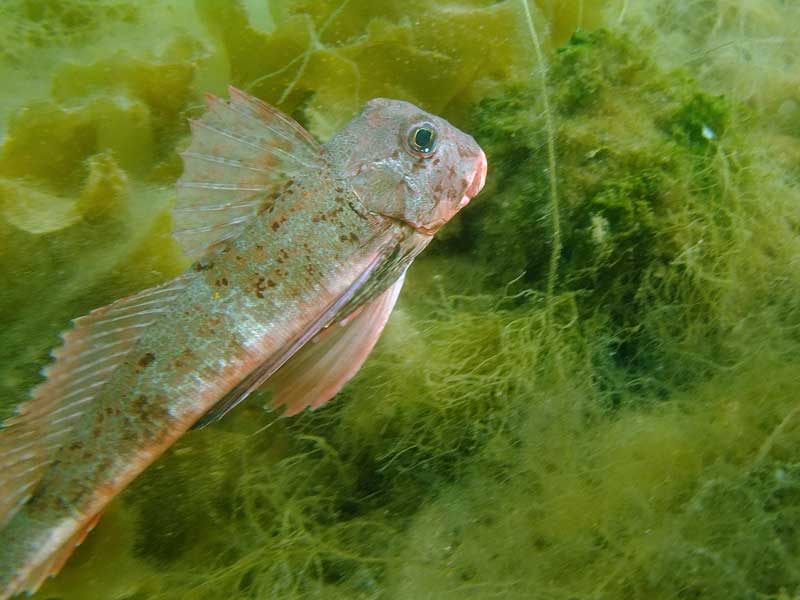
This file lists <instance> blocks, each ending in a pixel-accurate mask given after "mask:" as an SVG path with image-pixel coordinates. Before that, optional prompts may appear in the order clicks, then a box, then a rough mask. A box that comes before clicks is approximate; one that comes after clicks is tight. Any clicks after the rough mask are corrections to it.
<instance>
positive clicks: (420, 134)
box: [408, 123, 436, 156]
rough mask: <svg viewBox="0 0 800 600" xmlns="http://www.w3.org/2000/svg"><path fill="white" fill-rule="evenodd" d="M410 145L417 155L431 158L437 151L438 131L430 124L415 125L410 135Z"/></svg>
mask: <svg viewBox="0 0 800 600" xmlns="http://www.w3.org/2000/svg"><path fill="white" fill-rule="evenodd" d="M408 145H409V147H410V148H411V150H413V151H414V152H415V153H418V154H421V155H423V156H430V155H431V154H433V152H434V150H436V129H434V127H433V125H431V124H430V123H423V124H421V125H415V126H414V127H412V128H411V132H410V133H409V134H408Z"/></svg>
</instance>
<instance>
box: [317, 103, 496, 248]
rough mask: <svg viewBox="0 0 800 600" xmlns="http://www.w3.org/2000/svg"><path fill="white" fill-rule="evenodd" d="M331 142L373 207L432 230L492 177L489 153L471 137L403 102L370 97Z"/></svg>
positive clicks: (365, 201) (357, 188)
mask: <svg viewBox="0 0 800 600" xmlns="http://www.w3.org/2000/svg"><path fill="white" fill-rule="evenodd" d="M328 148H329V150H330V151H331V153H332V154H333V155H335V156H336V158H337V159H339V160H337V162H338V164H340V165H343V166H342V173H341V175H342V176H343V177H345V178H347V179H348V180H349V181H350V183H351V185H352V187H353V190H354V191H355V193H356V194H357V195H358V197H359V199H360V200H361V202H362V204H363V205H364V207H365V208H366V209H367V210H368V211H370V212H372V213H375V214H379V215H383V216H385V217H390V218H394V219H399V220H402V221H405V222H406V223H408V224H409V225H411V226H412V227H414V228H415V229H416V230H418V231H420V232H422V233H426V234H429V235H433V234H434V233H436V231H437V230H438V229H439V228H440V227H441V226H442V225H444V224H445V223H446V222H447V221H449V220H450V218H452V216H453V215H454V214H455V213H456V212H458V210H459V209H461V208H462V207H463V206H465V205H466V204H467V202H468V201H469V199H470V198H472V197H473V196H474V195H475V194H477V193H478V192H479V191H480V189H481V187H482V186H483V181H484V178H485V176H486V158H485V156H484V154H483V151H482V150H481V148H480V146H478V144H477V143H476V142H475V140H474V139H473V138H472V137H471V136H469V135H467V134H466V133H464V132H462V131H460V130H459V129H457V128H455V127H453V126H452V125H450V124H449V123H448V122H447V121H445V120H444V119H441V118H439V117H437V116H435V115H432V114H430V113H427V112H425V111H423V110H421V109H419V108H417V107H416V106H414V105H413V104H410V103H408V102H404V101H401V100H387V99H384V98H377V99H375V100H371V101H370V102H368V103H367V105H366V107H365V108H364V111H363V112H362V113H361V114H360V115H359V116H358V117H356V118H355V119H353V120H352V121H351V122H350V123H349V124H348V125H347V127H345V128H344V129H343V130H342V131H341V132H340V133H339V134H337V135H336V136H335V137H334V138H333V139H332V140H331V141H330V142H329V143H328Z"/></svg>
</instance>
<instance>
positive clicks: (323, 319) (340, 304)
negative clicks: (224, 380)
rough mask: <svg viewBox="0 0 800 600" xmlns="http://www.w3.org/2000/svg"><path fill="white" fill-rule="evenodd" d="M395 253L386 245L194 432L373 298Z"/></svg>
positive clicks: (225, 411)
mask: <svg viewBox="0 0 800 600" xmlns="http://www.w3.org/2000/svg"><path fill="white" fill-rule="evenodd" d="M394 254H396V246H395V243H394V242H392V243H389V244H386V245H385V247H384V248H383V249H381V250H379V251H377V252H376V253H375V255H374V257H373V258H372V260H371V261H370V262H369V264H368V265H367V267H366V268H365V269H364V270H363V271H362V272H361V273H360V274H359V275H358V277H356V278H355V280H354V281H353V282H352V283H351V284H350V285H349V286H348V288H347V289H346V290H345V291H344V293H342V294H341V295H340V296H338V297H337V298H336V299H335V300H333V301H332V302H330V303H329V304H328V305H327V306H326V307H325V308H323V309H322V310H321V311H320V312H319V313H318V315H317V316H316V317H315V318H313V319H312V320H311V321H310V322H309V323H307V324H306V325H305V327H304V328H303V330H302V331H301V332H300V333H299V334H298V335H297V336H296V337H295V338H294V339H292V340H291V341H289V342H288V343H286V344H285V345H284V346H283V347H281V348H279V349H278V350H276V351H275V352H274V353H272V355H271V356H270V357H269V358H268V359H267V360H265V361H264V362H263V363H262V364H261V365H259V366H258V367H257V368H256V369H254V370H253V371H252V372H251V373H250V374H249V375H248V376H247V377H245V378H244V379H243V380H242V381H241V382H240V383H239V384H238V385H236V386H235V387H234V388H233V389H231V390H230V391H229V392H228V393H227V394H226V395H225V396H224V397H223V398H222V399H221V400H220V401H219V402H217V403H216V404H215V405H214V406H213V407H212V408H211V409H210V410H209V411H208V412H207V413H206V414H205V415H204V416H203V417H202V418H200V419H199V420H198V421H197V423H195V424H194V426H193V429H197V428H200V427H204V426H206V425H208V424H209V423H210V422H212V421H215V420H217V419H220V418H222V417H223V416H224V415H225V414H226V413H228V411H230V410H231V409H233V408H234V407H235V406H236V405H237V404H239V403H240V402H241V401H242V400H244V399H245V398H246V397H247V396H248V395H250V393H251V392H253V391H254V390H256V389H257V388H259V387H261V386H262V385H263V384H264V383H265V382H266V381H267V379H269V378H270V377H272V375H273V374H274V373H275V372H276V371H277V370H278V369H280V368H281V367H282V366H283V365H284V364H285V363H287V362H288V361H289V359H291V358H292V357H293V356H294V355H295V354H297V352H299V351H300V349H301V348H303V346H305V345H306V344H307V343H308V342H310V341H311V340H312V339H314V338H315V337H316V336H317V334H318V333H320V332H321V331H322V330H323V329H325V327H327V326H328V325H330V324H331V323H332V322H334V320H335V319H338V318H340V317H339V315H341V314H342V311H343V309H344V310H348V309H349V307H351V306H352V303H353V301H354V300H355V301H358V299H359V298H360V297H361V296H362V295H364V294H367V298H372V297H373V296H372V294H371V293H370V290H371V289H372V288H373V286H375V285H376V280H377V281H380V280H381V279H382V278H383V277H385V273H386V268H387V260H391V258H387V257H389V256H394ZM365 303H369V300H368V299H365ZM364 306H366V304H365V305H364ZM350 310H352V309H350ZM345 314H347V313H345ZM373 343H374V342H373ZM345 381H346V379H345Z"/></svg>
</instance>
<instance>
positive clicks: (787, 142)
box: [0, 0, 800, 600]
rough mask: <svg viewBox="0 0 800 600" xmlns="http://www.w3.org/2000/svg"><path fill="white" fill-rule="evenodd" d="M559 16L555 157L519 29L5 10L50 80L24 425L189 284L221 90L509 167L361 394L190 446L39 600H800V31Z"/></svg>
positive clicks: (315, 120) (35, 188) (444, 9)
mask: <svg viewBox="0 0 800 600" xmlns="http://www.w3.org/2000/svg"><path fill="white" fill-rule="evenodd" d="M537 4H538V7H532V8H538V12H537V13H536V14H535V15H534V16H535V17H536V18H537V21H536V25H537V27H538V28H539V29H540V32H542V33H541V35H542V36H543V38H542V39H543V43H544V46H545V48H549V49H550V50H549V53H548V57H547V59H548V64H547V71H546V73H547V85H548V90H549V99H550V102H549V106H550V110H551V114H550V115H549V117H550V121H551V123H552V125H553V129H552V131H548V127H547V117H548V115H547V114H545V111H546V108H545V106H546V105H545V103H543V98H542V90H541V86H540V84H539V82H538V79H537V78H536V77H533V76H532V73H533V68H534V62H535V61H534V60H533V59H532V57H533V56H534V53H533V49H532V47H531V46H530V44H529V41H528V40H526V38H525V29H524V27H523V25H522V14H521V11H520V6H519V3H516V2H488V1H486V2H484V1H479V0H471V1H469V2H460V3H455V2H453V3H450V2H437V3H430V2H425V1H423V0H419V1H414V2H404V3H395V2H387V3H380V4H378V3H374V2H366V1H364V2H359V1H355V0H353V1H351V2H343V3H339V2H303V1H289V0H287V1H280V2H278V1H276V2H270V3H269V4H268V5H267V6H266V8H265V5H263V4H259V3H253V2H250V3H248V4H247V6H243V5H242V6H240V5H239V4H238V3H236V2H211V1H206V0H199V1H198V2H196V3H194V4H193V5H190V4H189V3H180V2H177V3H175V4H174V5H169V4H168V3H167V4H165V5H164V6H160V7H156V6H155V4H153V5H148V6H147V7H145V8H142V7H141V6H140V5H139V4H138V3H137V4H135V5H134V4H130V3H125V2H107V3H104V4H103V9H102V10H100V11H92V12H91V18H87V15H88V14H89V13H88V12H87V10H86V7H87V6H89V3H86V2H80V1H78V0H72V1H70V2H67V1H63V2H58V1H55V0H53V1H49V2H47V3H30V2H23V1H16V2H9V3H8V4H7V5H6V6H4V8H3V10H5V11H6V13H5V14H4V16H8V15H9V14H10V15H11V16H12V17H13V18H10V19H6V21H4V22H5V23H8V24H9V25H8V26H9V27H14V28H16V30H15V34H14V35H16V36H18V37H15V38H10V39H13V40H14V41H13V43H12V44H10V45H9V48H10V50H8V51H5V50H4V52H5V53H4V54H3V55H2V57H0V76H2V77H3V78H4V79H6V80H10V79H8V78H9V77H10V75H8V73H10V72H11V71H9V69H11V66H10V65H25V66H31V65H34V66H35V67H36V68H35V69H33V72H34V75H32V76H31V82H32V83H30V84H29V85H26V86H23V87H22V88H21V89H22V90H23V91H24V94H23V97H21V98H16V99H9V98H8V97H7V96H3V94H4V92H0V100H2V102H0V108H4V107H19V106H24V109H22V110H18V111H11V112H10V113H9V114H11V116H10V117H9V118H8V119H7V122H6V123H5V124H4V125H3V126H2V127H5V129H4V131H5V136H6V137H5V139H4V140H3V148H2V151H0V216H1V217H2V218H1V219H0V284H2V288H1V289H2V292H1V293H0V308H2V309H3V314H4V315H6V322H4V324H3V334H2V341H3V344H2V350H0V365H2V366H0V390H2V392H0V395H1V396H2V399H3V400H2V402H0V410H2V411H5V412H4V414H8V412H9V411H10V410H11V408H12V406H13V404H14V402H15V400H16V399H19V398H20V397H22V396H23V395H24V393H25V390H26V389H27V388H29V387H30V386H31V385H33V384H34V383H35V382H36V381H37V375H36V372H37V370H38V369H39V368H40V367H41V366H43V365H44V364H46V362H47V350H48V349H49V348H50V347H52V346H53V345H55V343H56V342H57V333H58V332H59V331H60V330H61V329H63V328H64V327H65V325H66V323H67V322H68V319H69V318H71V317H75V316H78V315H80V314H83V313H85V312H87V311H88V310H90V309H91V308H94V307H95V306H98V305H102V304H104V303H106V302H108V301H111V300H113V299H114V298H116V297H118V296H120V295H124V294H126V293H129V292H131V291H134V290H136V289H140V288H142V287H145V286H147V285H151V284H153V283H156V282H158V281H162V280H164V279H166V278H167V277H169V276H171V275H173V274H175V273H177V272H178V271H179V270H180V269H181V268H182V267H183V266H184V265H185V261H184V259H183V258H182V257H181V256H180V253H179V251H178V249H177V247H176V246H175V244H174V243H173V242H172V241H171V240H170V237H169V227H170V218H169V215H168V207H169V205H170V203H171V202H172V198H173V193H172V191H171V188H170V186H171V185H172V182H173V181H174V179H175V178H176V177H177V176H178V175H179V173H180V162H179V161H178V160H177V156H176V150H179V149H180V148H181V147H182V146H183V145H184V144H185V143H186V141H185V140H186V136H187V133H188V131H187V127H186V125H185V117H186V116H190V115H193V114H197V112H198V111H199V110H201V108H200V107H201V105H202V100H201V94H202V92H203V91H206V90H210V91H212V92H216V93H224V86H225V85H226V84H228V83H233V84H235V85H237V86H240V87H242V88H244V89H246V90H248V91H250V92H251V93H255V94H257V95H259V96H260V97H263V98H265V99H266V100H268V101H270V102H273V103H276V104H278V105H279V106H280V107H281V108H283V109H284V110H286V111H287V112H290V113H291V114H293V115H294V116H295V117H296V118H298V119H299V120H300V121H301V122H303V123H304V124H306V125H308V126H309V127H311V129H312V131H313V132H314V133H316V134H318V135H320V136H322V137H326V136H327V135H330V133H331V132H333V131H335V130H336V129H337V128H338V127H339V126H340V125H341V124H342V123H343V122H344V121H346V120H347V118H349V117H350V116H351V115H352V113H353V112H354V111H355V110H357V108H358V107H359V105H360V104H361V103H362V102H363V101H364V100H366V99H368V98H370V97H373V96H378V95H388V96H397V97H402V98H405V99H408V100H411V101H414V102H417V103H419V104H421V105H423V106H424V107H425V108H428V109H430V110H433V111H436V112H439V113H442V114H444V115H445V116H446V117H448V118H450V119H452V120H453V121H454V122H455V123H456V124H458V125H459V126H463V127H464V128H465V129H468V130H470V131H471V132H473V133H474V134H475V136H476V138H477V139H478V141H479V142H480V143H481V145H482V146H483V147H484V149H485V150H486V152H487V155H488V156H489V163H490V170H491V171H490V177H489V180H488V182H487V187H486V190H485V191H484V193H483V194H481V196H480V197H479V198H478V199H477V200H476V201H475V202H474V203H473V204H474V206H470V207H469V209H468V210H466V211H464V213H463V215H460V217H459V219H458V220H457V222H455V223H452V224H450V225H449V226H448V227H447V228H446V229H445V231H443V232H442V233H443V236H442V237H441V239H437V240H436V242H435V245H434V246H433V247H432V248H431V252H429V255H428V256H425V257H423V258H421V259H420V260H419V261H418V263H419V264H416V265H415V267H414V268H413V269H412V270H411V272H410V273H409V277H408V281H407V289H406V292H405V293H404V294H403V296H402V297H401V301H400V305H399V307H398V309H397V310H396V312H395V314H394V315H393V317H392V319H391V321H390V323H389V325H388V327H387V330H386V332H385V334H384V336H383V338H382V339H381V341H380V343H379V345H378V348H377V350H376V352H375V354H374V356H372V357H371V358H370V360H369V361H368V362H367V364H366V365H365V367H364V368H363V369H362V371H361V372H360V374H359V376H358V377H357V379H356V380H355V381H354V382H353V383H352V384H351V385H349V386H347V387H346V388H345V390H343V392H342V393H341V394H340V395H339V397H338V398H337V400H336V401H335V402H333V403H332V404H331V405H329V406H327V407H325V408H324V409H323V410H320V411H317V412H314V413H309V414H303V415H300V416H298V417H295V418H293V419H290V420H280V419H278V420H275V419H274V417H273V416H272V415H269V414H268V413H265V412H264V411H263V410H262V409H261V405H262V404H263V400H264V396H263V395H259V394H257V395H256V396H254V398H253V399H252V401H250V402H248V403H247V405H246V406H243V407H241V408H240V409H237V411H236V412H234V413H232V414H231V415H229V416H228V417H226V419H225V420H224V421H223V422H222V423H220V424H219V425H218V426H216V427H213V428H210V429H207V430H203V431H200V432H194V433H192V434H189V435H187V436H186V437H185V438H184V439H183V440H181V441H180V442H179V443H178V444H176V445H175V447H173V448H172V449H170V450H169V451H168V452H167V453H166V455H165V456H164V457H163V459H161V460H160V461H158V462H157V463H156V464H155V465H153V467H152V468H151V469H149V470H148V471H147V472H146V473H145V474H144V475H143V476H142V477H140V478H139V479H138V480H137V481H135V482H134V483H133V485H132V486H131V488H130V489H129V490H128V491H127V492H126V493H125V494H123V496H122V498H121V499H120V501H118V502H116V503H115V504H114V505H113V506H112V508H111V509H110V511H109V514H107V515H106V517H105V518H104V520H103V521H101V523H100V525H99V526H98V528H97V530H96V531H95V532H94V533H93V534H92V535H91V536H90V537H89V538H88V539H87V542H86V543H85V544H84V546H83V547H82V548H81V549H80V550H79V551H78V552H77V553H76V555H75V557H74V558H73V559H72V560H71V561H70V564H68V565H67V567H66V569H65V570H64V572H63V574H62V575H60V576H59V577H58V578H56V579H55V580H53V581H52V582H51V583H49V584H48V586H46V587H45V588H44V589H43V590H42V592H41V593H40V594H39V597H41V598H64V599H71V598H74V599H82V598H96V597H99V595H102V597H104V598H119V599H123V598H127V599H128V600H134V599H144V598H148V599H149V598H165V599H166V598H198V599H200V598H203V599H205V598H312V597H316V598H365V599H366V598H411V597H414V598H416V597H420V598H425V597H428V598H450V597H469V598H489V597H503V598H543V599H549V598H553V599H562V598H563V599H567V598H575V597H580V598H597V599H606V598H608V599H612V598H613V599H616V598H639V597H648V598H657V599H658V598H665V599H666V598H712V599H714V598H720V599H723V598H725V599H729V598H737V599H738V598H742V599H751V598H755V597H761V598H773V599H775V600H777V599H779V598H781V599H782V598H786V599H788V598H790V597H794V596H795V595H797V593H798V591H800V561H799V560H798V556H800V554H799V553H798V548H797V539H798V538H797V533H798V531H800V509H798V506H800V467H799V466H798V462H797V456H798V450H800V413H799V411H798V405H797V395H798V391H800V378H798V375H797V373H798V372H800V294H798V293H797V291H798V289H800V263H798V259H797V257H798V256H800V240H799V238H798V232H800V217H799V216H798V213H797V209H796V207H797V203H798V195H800V192H798V186H800V172H799V171H798V169H797V161H796V160H795V159H796V158H797V157H798V156H800V141H799V140H798V128H797V123H798V122H800V121H798V120H797V111H796V110H794V108H793V104H792V102H795V103H797V102H800V99H798V98H796V90H795V91H794V92H792V91H791V89H792V88H791V82H792V79H791V77H790V76H789V75H788V74H787V72H786V71H789V70H791V66H792V65H793V64H796V58H794V57H793V56H792V54H791V52H789V51H788V50H787V49H786V48H782V47H779V46H778V45H777V44H773V45H768V46H766V47H765V48H761V47H760V46H759V47H757V44H756V42H755V40H756V38H758V39H761V40H764V39H777V38H778V37H780V36H781V35H785V34H786V32H785V31H783V29H781V23H782V22H785V23H789V22H791V19H792V17H793V16H796V9H795V8H793V7H791V6H787V5H786V4H785V3H780V2H770V1H769V0H760V1H759V2H758V3H755V2H753V3H743V4H742V5H741V6H738V5H737V6H733V5H732V4H731V3H728V2H725V1H724V0H718V1H702V2H693V3H687V7H688V6H689V5H691V7H690V8H686V12H681V10H682V9H679V8H677V6H676V5H675V3H671V2H668V1H666V0H664V1H661V0H659V1H657V2H635V1H633V0H631V1H626V2H618V3H614V2H609V3H603V2H545V1H543V2H539V3H537ZM92 5H93V6H94V3H92ZM756 5H758V6H756ZM34 9H35V10H34ZM265 11H266V12H265ZM254 14H259V15H260V17H258V19H256V18H254ZM165 23H166V25H165ZM703 23H705V24H706V25H708V26H707V27H704V26H703ZM601 25H603V26H605V27H606V29H597V28H598V27H599V26H601ZM546 28H549V29H548V30H549V36H545V35H544V33H543V32H544V31H545V29H546ZM578 28H583V29H585V30H578V31H576V29H578ZM142 29H152V32H151V33H149V35H148V36H144V37H143V40H144V42H145V43H141V42H140V41H136V42H133V41H130V40H132V39H134V38H136V37H137V36H139V35H141V34H140V33H137V32H140V31H141V30H142ZM38 31H44V32H52V33H54V35H51V36H50V37H47V36H46V35H38V37H37V35H36V33H35V32H38ZM739 32H744V34H745V36H746V37H745V38H744V39H742V38H741V37H737V35H740V33H739ZM434 33H435V34H434ZM157 36H158V37H157ZM109 39H113V40H114V42H115V44H114V48H113V50H111V51H109V50H107V49H108V48H109V47H110V46H109V45H108V40H109ZM156 39H158V43H152V41H153V40H156ZM500 39H502V40H504V42H503V43H502V44H501V43H498V42H497V40H500ZM37 40H38V41H37ZM118 40H119V44H117V41H118ZM117 46H119V47H117ZM718 47H719V48H718ZM756 50H758V52H757V51H756ZM745 52H749V53H750V54H749V56H746V55H745ZM59 53H63V55H64V56H68V57H69V60H67V61H60V60H59V61H57V60H54V57H57V56H60V54H59ZM698 57H700V60H697V58H698ZM733 59H736V60H739V59H741V60H742V61H744V62H743V63H742V62H741V61H740V63H739V64H738V66H737V63H736V60H733ZM742 64H744V65H745V67H742V66H741V65H742ZM767 75H768V76H767ZM43 82H44V83H43ZM25 94H28V95H27V96H26V95H25ZM779 109H780V110H779ZM12 113H13V114H12ZM775 115H777V116H778V117H779V118H773V117H774V116H775ZM548 137H551V139H552V142H553V147H554V151H555V156H554V164H555V165H556V169H555V173H550V172H548V166H547V165H548ZM551 176H554V177H555V179H556V182H557V189H558V192H559V203H558V210H559V215H558V216H559V222H560V224H561V235H560V237H561V239H560V248H561V250H560V252H559V253H558V254H557V255H556V259H557V260H556V263H555V264H556V266H557V272H556V273H555V277H554V278H553V281H554V282H555V286H554V287H553V289H552V290H548V288H547V280H548V278H549V277H550V276H551V271H550V269H551V264H552V263H551V257H552V254H553V249H554V247H557V246H556V245H554V238H553V232H552V227H551V224H552V222H553V221H552V218H551V217H552V213H551V211H552V210H553V206H554V203H553V197H552V187H551V185H550V183H551ZM23 282H24V283H23ZM32 299H34V300H35V301H32ZM99 590H101V592H99Z"/></svg>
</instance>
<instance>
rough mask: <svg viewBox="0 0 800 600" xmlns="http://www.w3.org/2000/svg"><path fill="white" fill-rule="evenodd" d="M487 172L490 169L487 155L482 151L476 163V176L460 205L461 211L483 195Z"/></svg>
mask: <svg viewBox="0 0 800 600" xmlns="http://www.w3.org/2000/svg"><path fill="white" fill-rule="evenodd" d="M487 170H488V167H487V164H486V155H485V154H484V153H483V150H481V151H480V154H479V155H478V159H477V160H476V161H475V175H473V177H472V183H470V184H469V187H468V188H467V191H466V192H465V193H464V197H463V198H462V199H461V202H459V204H458V209H459V210H461V209H462V208H464V207H465V206H466V205H467V204H469V201H470V200H472V199H473V198H474V197H475V196H477V195H478V194H480V193H481V190H482V189H483V186H484V184H485V183H486V172H487Z"/></svg>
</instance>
